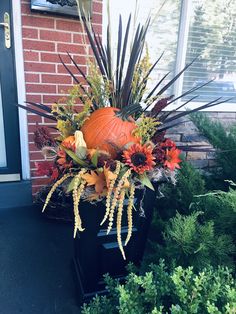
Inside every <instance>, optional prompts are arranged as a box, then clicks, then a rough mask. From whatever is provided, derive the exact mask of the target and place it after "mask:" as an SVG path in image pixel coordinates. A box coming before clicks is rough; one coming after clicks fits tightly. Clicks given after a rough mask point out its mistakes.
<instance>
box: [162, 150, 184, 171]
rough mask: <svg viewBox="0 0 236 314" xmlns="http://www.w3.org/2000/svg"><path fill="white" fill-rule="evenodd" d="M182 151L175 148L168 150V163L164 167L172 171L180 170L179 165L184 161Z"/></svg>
mask: <svg viewBox="0 0 236 314" xmlns="http://www.w3.org/2000/svg"><path fill="white" fill-rule="evenodd" d="M180 153H181V150H180V149H178V148H175V147H172V148H171V149H167V150H166V161H165V162H164V166H166V167H167V168H169V169H170V170H171V171H174V170H175V168H177V169H179V168H180V165H179V163H180V162H181V161H182V160H181V159H180V158H179V156H180Z"/></svg>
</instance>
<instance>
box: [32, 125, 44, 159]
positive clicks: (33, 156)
mask: <svg viewBox="0 0 236 314" xmlns="http://www.w3.org/2000/svg"><path fill="white" fill-rule="evenodd" d="M29 127H31V125H30V126H29ZM29 154H30V160H32V161H33V160H42V159H43V155H42V154H41V153H40V152H33V153H32V152H30V153H29Z"/></svg>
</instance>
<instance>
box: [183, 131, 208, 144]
mask: <svg viewBox="0 0 236 314" xmlns="http://www.w3.org/2000/svg"><path fill="white" fill-rule="evenodd" d="M182 141H183V142H196V143H199V142H201V143H204V145H205V144H207V145H208V143H207V141H206V138H205V137H204V136H203V135H200V134H199V133H192V134H186V135H185V134H183V135H182Z"/></svg>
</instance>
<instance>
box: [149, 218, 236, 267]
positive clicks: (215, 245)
mask: <svg viewBox="0 0 236 314" xmlns="http://www.w3.org/2000/svg"><path fill="white" fill-rule="evenodd" d="M202 214H203V213H202V212H193V213H192V214H190V215H188V216H184V215H181V214H179V213H177V214H176V216H175V217H173V218H171V219H170V220H169V221H168V222H167V223H166V224H165V227H164V232H163V242H162V243H157V242H152V243H151V245H150V247H149V252H148V253H147V254H146V256H145V258H144V265H143V267H144V268H145V265H147V264H149V263H150V262H156V261H157V260H159V258H164V259H165V260H166V261H168V264H169V265H170V266H171V265H181V266H184V267H187V266H193V268H194V269H195V270H201V269H202V268H204V267H206V266H208V265H212V266H214V267H217V266H218V265H223V266H228V267H231V268H233V266H234V262H233V254H234V253H235V246H234V243H233V240H232V237H231V236H230V235H228V234H225V233H222V234H217V233H216V231H215V226H214V222H213V221H212V220H208V221H206V222H200V221H199V217H200V218H201V216H202Z"/></svg>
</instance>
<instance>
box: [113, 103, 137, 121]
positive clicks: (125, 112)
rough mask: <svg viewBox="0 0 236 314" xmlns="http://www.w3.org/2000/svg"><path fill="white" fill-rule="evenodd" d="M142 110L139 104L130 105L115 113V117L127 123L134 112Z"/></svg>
mask: <svg viewBox="0 0 236 314" xmlns="http://www.w3.org/2000/svg"><path fill="white" fill-rule="evenodd" d="M141 110H142V107H141V106H140V104H132V105H129V106H125V107H123V108H122V109H120V110H119V111H117V112H116V113H115V114H116V116H117V117H120V118H121V119H122V120H124V121H127V120H128V121H129V117H130V116H131V115H133V114H134V113H136V112H139V111H141Z"/></svg>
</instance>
